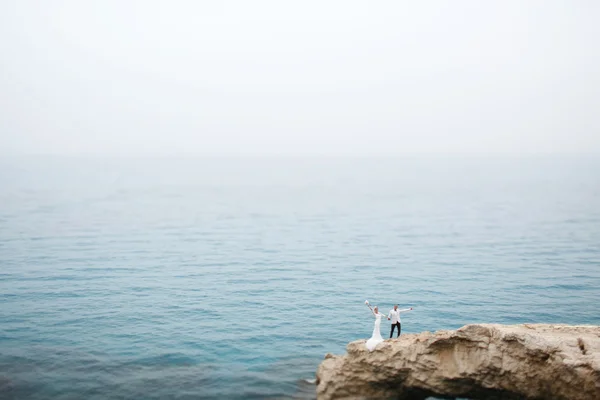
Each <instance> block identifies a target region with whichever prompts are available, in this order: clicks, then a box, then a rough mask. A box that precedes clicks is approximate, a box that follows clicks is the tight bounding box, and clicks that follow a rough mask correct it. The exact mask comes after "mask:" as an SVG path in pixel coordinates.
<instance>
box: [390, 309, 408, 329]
mask: <svg viewBox="0 0 600 400" xmlns="http://www.w3.org/2000/svg"><path fill="white" fill-rule="evenodd" d="M406 311H410V308H405V309H404V310H394V309H393V308H392V309H391V310H390V313H389V314H388V318H391V319H392V320H391V321H390V322H391V323H392V325H393V324H395V323H397V322H400V313H401V312H406Z"/></svg>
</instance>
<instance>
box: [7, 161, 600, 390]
mask: <svg viewBox="0 0 600 400" xmlns="http://www.w3.org/2000/svg"><path fill="white" fill-rule="evenodd" d="M2 166H3V168H0V204H1V205H2V207H1V208H0V262H1V269H0V305H1V306H0V318H1V321H2V323H1V325H0V394H1V397H2V398H14V399H48V398H61V399H71V398H72V399H78V398H88V399H111V398H114V399H117V398H119V399H135V398H147V399H152V398H156V399H165V398H178V399H185V398H194V399H197V398H205V399H209V398H269V397H273V398H277V397H288V398H289V397H294V396H296V397H299V398H302V397H304V398H306V397H307V396H309V397H310V396H311V395H312V393H313V388H312V384H311V382H312V381H310V379H313V378H314V372H315V370H316V366H317V365H318V363H319V362H320V360H321V359H322V357H323V355H324V354H325V353H327V352H334V353H336V352H337V353H341V352H343V351H344V348H345V345H346V343H347V342H349V341H351V340H355V339H359V338H368V337H369V336H370V334H371V331H372V323H373V321H372V318H371V317H370V315H369V312H368V309H367V308H366V307H365V305H364V304H363V302H364V299H365V298H368V299H369V300H371V301H373V302H375V303H377V304H379V305H380V306H381V307H382V311H385V312H387V308H388V307H389V306H391V305H392V304H393V303H400V304H401V305H402V306H409V305H410V306H413V307H414V308H415V310H414V311H413V312H412V313H407V314H405V315H403V332H404V333H407V332H418V331H423V330H430V331H433V330H437V329H450V328H457V327H460V326H462V325H463V324H466V323H471V322H499V323H520V322H561V323H572V324H583V323H586V324H598V323H600V315H599V314H598V312H597V304H600V289H599V288H600V268H599V267H600V246H599V243H600V165H599V164H598V162H596V161H594V160H582V159H580V160H574V159H512V160H506V159H505V160H431V159H411V160H314V159H313V160H268V161H259V160H250V161H248V160H246V161H223V160H221V161H219V160H209V161H194V160H152V161H142V160H137V161H136V160H133V161H132V160H129V161H123V160H121V161H119V160H95V161H94V160H72V159H71V160H65V159H49V160H48V159H46V160H39V159H29V160H10V161H3V165H2ZM386 333H387V325H386V324H383V325H382V334H383V335H384V336H386ZM303 380H306V381H303Z"/></svg>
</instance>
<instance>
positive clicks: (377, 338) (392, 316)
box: [365, 300, 412, 351]
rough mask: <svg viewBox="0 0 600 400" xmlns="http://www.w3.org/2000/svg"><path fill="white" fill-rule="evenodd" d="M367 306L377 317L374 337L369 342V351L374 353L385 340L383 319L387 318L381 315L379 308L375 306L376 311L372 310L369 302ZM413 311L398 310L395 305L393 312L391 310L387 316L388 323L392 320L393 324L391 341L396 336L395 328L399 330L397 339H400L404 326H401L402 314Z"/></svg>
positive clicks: (407, 309) (409, 309)
mask: <svg viewBox="0 0 600 400" xmlns="http://www.w3.org/2000/svg"><path fill="white" fill-rule="evenodd" d="M365 304H366V305H367V307H369V309H370V310H371V312H372V313H373V315H374V316H375V327H374V328H373V335H372V336H371V339H369V340H367V349H369V350H370V351H373V349H375V346H377V345H378V344H379V343H381V342H383V338H382V337H381V317H385V315H384V314H381V313H380V312H379V308H378V307H377V306H375V308H374V309H373V308H371V305H370V304H369V301H368V300H365ZM411 310H412V307H410V308H405V309H404V310H398V304H395V305H394V308H393V309H392V310H390V312H389V313H388V315H387V319H388V321H390V320H391V322H392V329H391V331H390V339H391V338H392V336H393V335H394V329H395V328H398V336H397V337H400V329H401V326H402V325H401V324H400V313H401V312H406V311H411Z"/></svg>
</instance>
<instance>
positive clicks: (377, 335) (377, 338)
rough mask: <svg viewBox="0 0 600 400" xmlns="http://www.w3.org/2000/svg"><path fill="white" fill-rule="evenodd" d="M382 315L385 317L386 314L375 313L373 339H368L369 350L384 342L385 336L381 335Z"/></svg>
mask: <svg viewBox="0 0 600 400" xmlns="http://www.w3.org/2000/svg"><path fill="white" fill-rule="evenodd" d="M381 317H385V315H383V314H381V313H377V314H375V326H374V327H373V335H372V336H371V339H369V340H367V349H369V351H373V350H375V347H377V345H378V344H379V343H381V342H383V338H382V337H381Z"/></svg>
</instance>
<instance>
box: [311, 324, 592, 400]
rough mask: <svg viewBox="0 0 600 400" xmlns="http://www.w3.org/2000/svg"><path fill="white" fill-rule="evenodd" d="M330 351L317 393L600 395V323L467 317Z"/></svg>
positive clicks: (322, 399) (571, 398)
mask: <svg viewBox="0 0 600 400" xmlns="http://www.w3.org/2000/svg"><path fill="white" fill-rule="evenodd" d="M347 352H348V353H347V354H346V355H343V356H333V355H330V354H328V355H327V357H326V358H325V360H324V361H323V362H322V363H321V365H320V366H319V369H318V371H317V398H318V399H319V400H327V399H422V398H426V397H427V396H431V395H438V396H444V397H450V398H452V397H467V398H472V399H557V400H558V399H560V400H567V399H568V400H597V399H600V326H568V325H543V324H531V325H527V324H526V325H496V324H481V325H466V326H464V327H462V328H460V329H458V330H456V331H439V332H435V333H430V332H423V333H420V334H405V335H402V336H401V337H400V339H391V340H386V341H384V342H383V343H381V344H379V345H378V346H377V348H376V349H375V350H374V351H373V352H369V351H368V350H367V349H366V348H365V340H358V341H355V342H352V343H350V344H348V347H347Z"/></svg>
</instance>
